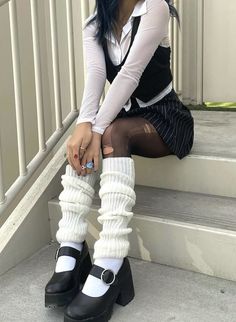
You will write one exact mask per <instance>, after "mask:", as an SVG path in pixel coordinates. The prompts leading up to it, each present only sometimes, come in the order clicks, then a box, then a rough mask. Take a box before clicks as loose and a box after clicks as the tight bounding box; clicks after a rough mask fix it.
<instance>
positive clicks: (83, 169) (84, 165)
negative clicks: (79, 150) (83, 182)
mask: <svg viewBox="0 0 236 322" xmlns="http://www.w3.org/2000/svg"><path fill="white" fill-rule="evenodd" d="M87 162H88V161H87V157H86V154H85V155H84V156H83V158H82V160H81V172H80V174H81V175H82V176H85V175H86V174H87V168H86V163H87Z"/></svg>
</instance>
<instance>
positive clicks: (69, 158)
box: [66, 146, 76, 170]
mask: <svg viewBox="0 0 236 322" xmlns="http://www.w3.org/2000/svg"><path fill="white" fill-rule="evenodd" d="M66 156H67V160H68V162H69V164H70V165H71V167H72V168H73V169H74V170H76V168H75V166H74V163H73V159H72V152H71V149H70V147H68V146H67V152H66Z"/></svg>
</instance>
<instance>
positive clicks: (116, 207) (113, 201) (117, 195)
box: [93, 157, 136, 259]
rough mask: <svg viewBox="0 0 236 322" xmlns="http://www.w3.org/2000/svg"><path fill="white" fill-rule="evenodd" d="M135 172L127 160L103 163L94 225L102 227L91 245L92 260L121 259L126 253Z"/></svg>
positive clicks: (131, 161)
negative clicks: (96, 218)
mask: <svg viewBox="0 0 236 322" xmlns="http://www.w3.org/2000/svg"><path fill="white" fill-rule="evenodd" d="M134 185H135V168H134V161H133V159H132V158H130V157H110V158H105V159H103V169H102V174H101V181H100V190H99V196H100V198H101V208H99V210H98V212H99V214H100V216H99V217H98V221H99V223H100V224H102V225H103V226H102V231H101V233H100V235H99V236H100V238H99V240H97V241H96V242H95V245H94V255H93V257H94V259H96V258H103V257H114V258H123V257H125V256H127V254H128V251H129V240H128V234H129V233H130V232H131V231H132V229H131V228H128V227H127V226H128V223H129V221H130V219H131V218H132V216H133V212H132V207H133V206H134V204H135V201H136V194H135V191H134Z"/></svg>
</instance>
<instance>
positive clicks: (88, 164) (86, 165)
mask: <svg viewBox="0 0 236 322" xmlns="http://www.w3.org/2000/svg"><path fill="white" fill-rule="evenodd" d="M93 166H94V163H93V161H89V162H87V163H86V164H85V167H86V168H88V169H92V168H93Z"/></svg>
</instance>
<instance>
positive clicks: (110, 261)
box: [82, 258, 123, 297]
mask: <svg viewBox="0 0 236 322" xmlns="http://www.w3.org/2000/svg"><path fill="white" fill-rule="evenodd" d="M122 263H123V258H98V259H96V260H95V262H94V264H95V265H97V266H100V267H103V268H104V269H111V270H112V271H113V272H114V273H115V274H117V273H118V271H119V269H120V268H121V266H122ZM109 287H110V286H109V285H106V284H105V283H104V282H103V281H101V280H100V279H98V278H97V277H94V276H92V275H88V277H87V279H86V282H85V284H84V287H83V289H82V293H84V294H86V295H88V296H91V297H99V296H102V295H103V294H105V293H106V291H107V290H108V289H109Z"/></svg>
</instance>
